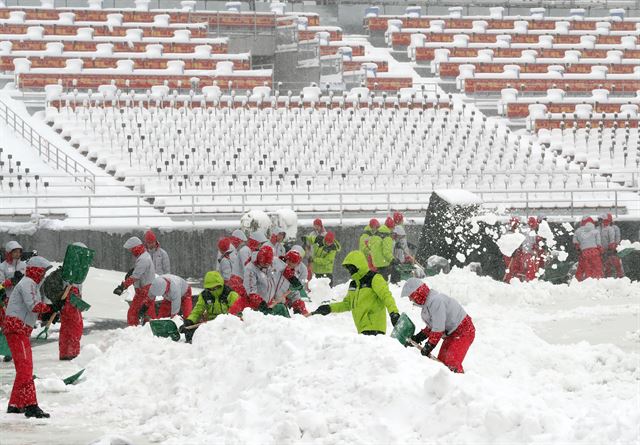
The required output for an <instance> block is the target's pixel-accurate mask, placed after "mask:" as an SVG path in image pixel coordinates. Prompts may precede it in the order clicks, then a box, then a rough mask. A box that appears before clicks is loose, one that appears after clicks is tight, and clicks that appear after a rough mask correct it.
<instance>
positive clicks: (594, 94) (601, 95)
mask: <svg viewBox="0 0 640 445" xmlns="http://www.w3.org/2000/svg"><path fill="white" fill-rule="evenodd" d="M591 98H592V99H593V101H594V102H607V101H608V100H609V90H607V89H604V88H596V89H595V90H591Z"/></svg>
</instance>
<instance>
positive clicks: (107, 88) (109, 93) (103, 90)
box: [98, 85, 118, 100]
mask: <svg viewBox="0 0 640 445" xmlns="http://www.w3.org/2000/svg"><path fill="white" fill-rule="evenodd" d="M117 91H118V87H116V86H115V85H100V86H98V93H100V94H101V95H102V97H103V98H104V100H112V99H115V98H116V93H117Z"/></svg>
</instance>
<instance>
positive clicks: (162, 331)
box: [149, 320, 180, 341]
mask: <svg viewBox="0 0 640 445" xmlns="http://www.w3.org/2000/svg"><path fill="white" fill-rule="evenodd" d="M149 324H150V325H151V332H153V335H155V336H156V337H163V338H171V339H172V340H173V341H177V340H176V338H177V339H178V340H180V332H179V331H178V327H177V326H176V324H175V323H174V322H173V320H151V321H150V322H149Z"/></svg>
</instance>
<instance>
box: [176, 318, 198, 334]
mask: <svg viewBox="0 0 640 445" xmlns="http://www.w3.org/2000/svg"><path fill="white" fill-rule="evenodd" d="M193 324H194V323H193V321H191V320H189V319H188V318H185V319H184V323H183V324H182V326H180V329H178V331H179V332H180V333H181V334H186V333H187V332H189V331H193V329H187V328H188V327H189V326H192V325H193Z"/></svg>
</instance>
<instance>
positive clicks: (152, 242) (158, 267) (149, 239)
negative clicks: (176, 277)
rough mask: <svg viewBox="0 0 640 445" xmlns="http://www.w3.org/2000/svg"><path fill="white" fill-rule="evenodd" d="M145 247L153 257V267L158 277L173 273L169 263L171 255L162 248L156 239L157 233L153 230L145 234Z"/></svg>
mask: <svg viewBox="0 0 640 445" xmlns="http://www.w3.org/2000/svg"><path fill="white" fill-rule="evenodd" d="M144 245H145V247H146V249H147V252H149V255H151V260H152V261H153V267H154V269H155V271H156V273H157V274H158V275H164V274H168V273H171V263H170V262H169V254H167V251H166V250H164V249H163V248H162V247H160V243H159V242H158V239H157V238H156V235H155V233H153V232H152V231H151V230H147V233H145V234H144Z"/></svg>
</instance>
